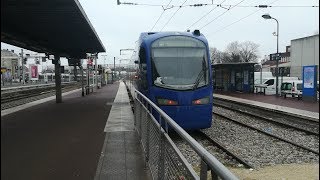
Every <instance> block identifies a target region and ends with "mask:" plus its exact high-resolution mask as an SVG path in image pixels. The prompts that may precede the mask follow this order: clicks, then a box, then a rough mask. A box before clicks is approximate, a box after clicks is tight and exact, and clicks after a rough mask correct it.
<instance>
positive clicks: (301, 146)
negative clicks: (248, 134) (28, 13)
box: [213, 112, 319, 155]
mask: <svg viewBox="0 0 320 180" xmlns="http://www.w3.org/2000/svg"><path fill="white" fill-rule="evenodd" d="M213 114H215V115H218V116H220V117H222V118H224V119H226V120H229V121H232V122H234V123H236V124H239V125H241V126H244V127H247V128H249V129H252V130H255V131H258V132H259V133H262V134H265V135H267V136H270V137H273V138H276V139H278V140H281V141H284V142H286V143H289V144H292V145H294V146H296V147H299V148H301V149H304V150H307V151H310V152H312V153H315V154H317V155H319V151H318V150H314V149H311V148H309V147H306V146H304V145H301V144H298V143H296V142H293V141H290V140H288V139H285V138H282V137H280V136H278V135H275V134H273V133H270V132H267V131H264V130H261V129H259V128H256V127H253V126H251V125H248V124H245V123H242V122H240V121H237V120H235V119H232V118H230V117H228V116H225V115H223V114H220V113H216V112H213Z"/></svg>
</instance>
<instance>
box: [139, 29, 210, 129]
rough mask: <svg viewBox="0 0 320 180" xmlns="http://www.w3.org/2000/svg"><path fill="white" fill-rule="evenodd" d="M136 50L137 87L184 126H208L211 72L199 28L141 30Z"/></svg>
mask: <svg viewBox="0 0 320 180" xmlns="http://www.w3.org/2000/svg"><path fill="white" fill-rule="evenodd" d="M135 52H137V53H136V56H135V57H136V59H135V63H136V64H138V80H137V84H136V85H137V88H138V90H139V91H140V92H142V93H143V94H144V95H146V96H147V97H148V98H149V99H150V100H152V101H153V102H154V103H156V104H157V105H158V106H159V107H160V108H161V109H162V110H164V111H165V112H166V113H167V114H168V115H169V116H170V117H171V118H172V119H173V120H175V121H176V122H177V123H178V124H179V125H180V126H181V127H182V128H184V129H202V128H209V127H210V126H211V123H212V80H211V78H212V75H211V73H212V72H211V68H210V67H211V66H210V65H211V63H210V56H209V46H208V42H207V40H206V38H205V37H204V36H203V35H202V34H201V33H200V31H198V30H195V31H194V32H192V33H191V32H149V33H141V35H140V38H139V40H138V41H137V47H136V51H135Z"/></svg>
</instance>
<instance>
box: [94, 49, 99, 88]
mask: <svg viewBox="0 0 320 180" xmlns="http://www.w3.org/2000/svg"><path fill="white" fill-rule="evenodd" d="M97 56H98V53H95V54H94V55H93V57H94V64H95V68H94V71H95V72H94V74H95V75H96V77H95V79H96V84H95V86H96V89H98V73H97V71H98V63H97Z"/></svg>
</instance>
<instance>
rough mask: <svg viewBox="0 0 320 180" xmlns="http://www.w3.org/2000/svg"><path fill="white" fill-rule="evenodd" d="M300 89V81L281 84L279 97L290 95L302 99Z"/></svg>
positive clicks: (301, 87)
mask: <svg viewBox="0 0 320 180" xmlns="http://www.w3.org/2000/svg"><path fill="white" fill-rule="evenodd" d="M302 89H303V86H302V80H288V81H286V82H283V83H282V84H281V96H284V97H287V95H291V96H292V97H296V96H297V97H298V99H299V98H301V97H302Z"/></svg>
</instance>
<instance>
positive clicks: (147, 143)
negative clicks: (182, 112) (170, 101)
mask: <svg viewBox="0 0 320 180" xmlns="http://www.w3.org/2000/svg"><path fill="white" fill-rule="evenodd" d="M128 86H129V87H131V88H133V87H132V84H129V85H128ZM130 91H131V92H132V91H133V90H132V89H130ZM134 110H135V113H134V116H135V118H134V123H135V127H136V129H137V131H138V134H139V136H140V138H141V143H142V147H143V150H144V153H145V160H146V163H147V164H148V165H149V170H150V172H151V175H152V178H153V179H181V180H182V179H201V180H202V179H205V180H206V179H207V177H208V176H207V172H208V170H211V176H212V179H219V178H221V179H238V178H237V177H236V176H234V175H233V174H232V173H231V172H230V171H229V170H228V169H227V168H226V167H225V166H223V165H222V164H221V163H220V162H219V161H218V160H217V159H216V158H215V157H214V156H213V155H211V154H210V153H209V152H208V151H207V150H205V149H204V148H203V147H202V146H201V145H200V144H199V143H198V142H197V141H196V140H194V139H193V138H192V137H191V136H190V135H189V134H188V133H187V132H185V131H184V130H183V129H182V128H181V127H180V126H179V125H178V124H176V123H175V122H174V120H173V119H171V118H170V117H169V116H168V115H167V114H166V113H165V112H163V111H162V110H161V109H160V108H159V107H158V106H157V105H155V104H154V103H153V102H152V101H150V100H149V99H148V98H147V97H145V96H144V95H143V94H141V93H140V92H138V91H136V90H135V97H134ZM153 114H158V116H159V117H158V120H157V119H156V118H155V117H154V116H153ZM158 121H159V122H158ZM160 124H163V125H164V127H165V129H163V128H162V127H161V125H160ZM169 126H170V127H171V128H172V130H173V131H175V132H176V133H177V134H178V135H179V136H180V137H181V138H182V139H183V140H184V141H185V142H187V143H188V145H189V146H190V147H192V149H193V150H194V151H195V152H196V153H197V154H198V156H199V157H200V158H201V162H200V168H201V169H200V177H199V176H198V174H197V173H196V172H195V170H194V169H193V167H192V166H191V165H190V164H189V163H188V162H187V160H186V158H185V157H184V156H183V155H182V153H181V152H180V150H179V149H178V148H177V147H176V145H175V144H174V142H173V141H172V140H171V138H170V137H169V135H168V133H167V132H168V127H169Z"/></svg>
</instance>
